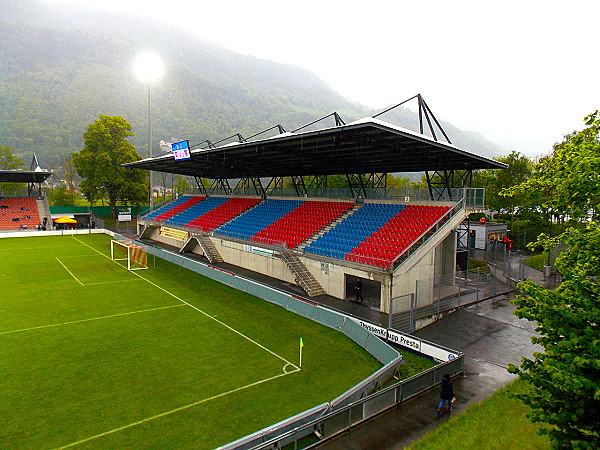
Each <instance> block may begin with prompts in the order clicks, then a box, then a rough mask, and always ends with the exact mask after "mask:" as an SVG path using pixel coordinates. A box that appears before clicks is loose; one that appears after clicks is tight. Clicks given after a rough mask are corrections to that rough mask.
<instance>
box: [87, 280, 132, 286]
mask: <svg viewBox="0 0 600 450" xmlns="http://www.w3.org/2000/svg"><path fill="white" fill-rule="evenodd" d="M130 281H140V280H138V279H137V278H132V279H130V280H116V281H101V282H98V283H86V284H84V286H99V285H101V284H113V283H128V282H130Z"/></svg>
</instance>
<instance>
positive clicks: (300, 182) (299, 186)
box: [292, 176, 308, 197]
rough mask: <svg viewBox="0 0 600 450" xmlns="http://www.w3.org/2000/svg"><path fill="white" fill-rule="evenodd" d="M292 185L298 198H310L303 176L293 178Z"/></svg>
mask: <svg viewBox="0 0 600 450" xmlns="http://www.w3.org/2000/svg"><path fill="white" fill-rule="evenodd" d="M292 184H293V185H294V189H295V190H296V195H297V196H298V197H308V190H307V189H306V184H305V183H304V177H303V176H292Z"/></svg>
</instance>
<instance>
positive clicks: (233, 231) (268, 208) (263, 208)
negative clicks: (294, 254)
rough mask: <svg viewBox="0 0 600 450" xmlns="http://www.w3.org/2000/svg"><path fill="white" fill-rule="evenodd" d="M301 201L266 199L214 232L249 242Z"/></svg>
mask: <svg viewBox="0 0 600 450" xmlns="http://www.w3.org/2000/svg"><path fill="white" fill-rule="evenodd" d="M302 203H304V202H303V201H301V200H279V199H267V200H263V201H262V202H261V203H259V204H258V205H256V206H255V207H254V208H252V209H251V210H249V211H246V212H245V213H244V214H242V215H240V216H239V217H237V218H235V219H234V220H232V221H231V222H229V223H226V224H225V225H223V226H222V227H220V228H217V230H216V232H217V233H218V234H221V235H223V236H229V237H233V238H237V239H247V240H250V239H251V238H252V237H253V236H254V235H255V234H256V233H258V232H259V231H261V230H262V229H263V228H266V227H267V226H269V225H270V224H272V223H273V222H275V221H277V220H278V219H280V218H281V217H283V216H284V215H286V214H288V213H289V212H290V211H292V210H294V209H296V208H297V207H299V206H300V205H301V204H302Z"/></svg>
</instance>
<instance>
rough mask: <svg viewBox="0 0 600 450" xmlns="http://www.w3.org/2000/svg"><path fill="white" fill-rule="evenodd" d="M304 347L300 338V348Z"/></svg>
mask: <svg viewBox="0 0 600 450" xmlns="http://www.w3.org/2000/svg"><path fill="white" fill-rule="evenodd" d="M302 347H304V341H303V340H302V338H300V348H302Z"/></svg>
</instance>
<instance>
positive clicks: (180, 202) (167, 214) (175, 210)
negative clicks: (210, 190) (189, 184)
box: [146, 196, 206, 221]
mask: <svg viewBox="0 0 600 450" xmlns="http://www.w3.org/2000/svg"><path fill="white" fill-rule="evenodd" d="M205 198H206V197H190V196H183V197H181V198H179V199H177V200H175V201H174V202H172V203H169V204H168V205H165V206H163V207H161V208H159V209H157V210H156V211H154V212H152V213H150V214H148V215H147V216H146V219H153V220H158V221H166V220H168V219H170V218H171V217H173V216H175V215H177V214H179V213H180V212H182V211H185V210H186V209H188V208H191V207H192V206H194V205H196V204H198V203H200V202H201V201H202V200H204V199H205Z"/></svg>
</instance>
